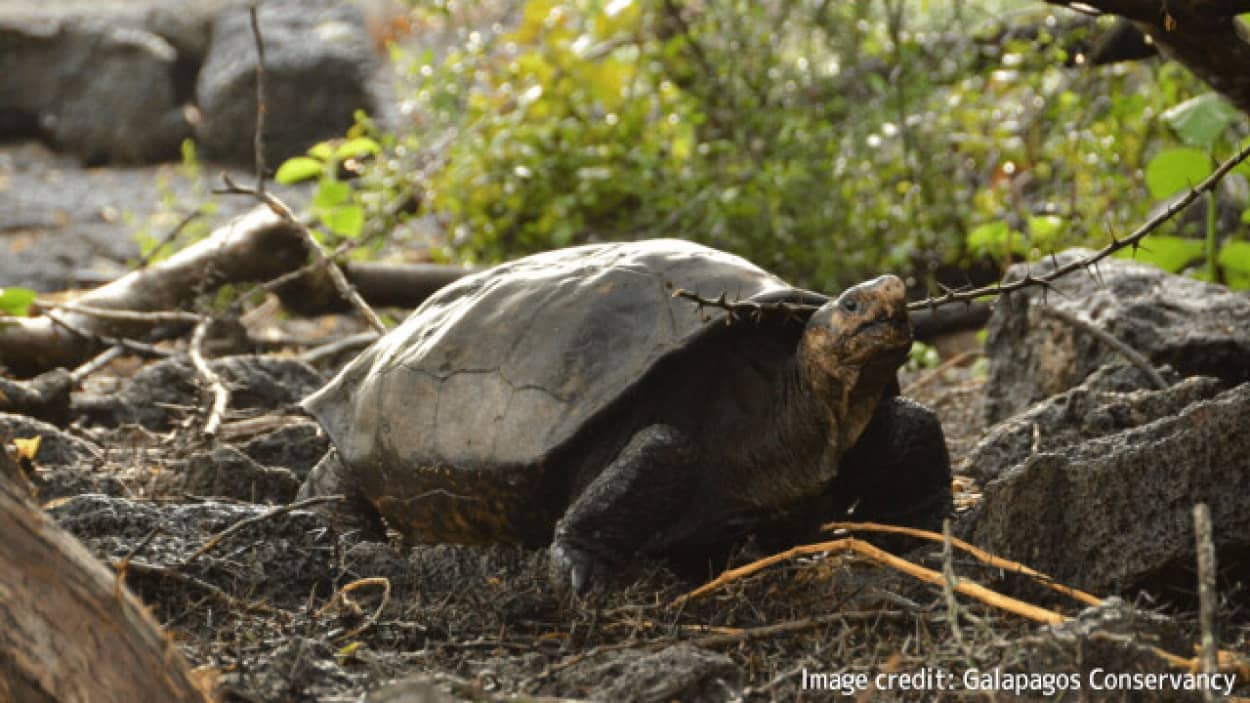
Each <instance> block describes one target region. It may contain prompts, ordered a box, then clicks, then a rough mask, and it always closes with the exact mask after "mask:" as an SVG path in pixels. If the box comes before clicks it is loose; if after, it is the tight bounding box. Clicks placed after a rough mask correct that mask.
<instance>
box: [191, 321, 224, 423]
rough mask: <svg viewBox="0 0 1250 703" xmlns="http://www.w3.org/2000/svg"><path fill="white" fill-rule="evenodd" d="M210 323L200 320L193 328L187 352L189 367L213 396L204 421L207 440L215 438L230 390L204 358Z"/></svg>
mask: <svg viewBox="0 0 1250 703" xmlns="http://www.w3.org/2000/svg"><path fill="white" fill-rule="evenodd" d="M212 323H213V321H212V318H210V317H207V316H206V317H204V318H202V319H201V320H200V323H199V324H198V325H196V326H195V332H193V333H192V334H191V347H190V349H189V350H188V352H187V353H188V355H189V356H190V357H191V365H192V366H194V367H195V372H196V373H197V374H199V376H200V378H201V379H203V381H204V383H205V385H207V386H208V389H209V391H210V392H211V393H212V394H213V402H212V404H211V405H210V406H209V411H208V419H207V420H205V421H204V434H205V435H206V436H208V437H209V439H215V438H216V437H217V429H218V428H219V427H220V426H221V421H222V418H224V417H225V415H226V408H227V407H229V405H230V389H229V388H227V387H226V384H225V383H224V382H222V380H221V376H219V375H217V372H216V371H213V368H212V367H211V366H209V364H208V361H207V360H206V359H205V358H204V340H205V339H206V338H207V337H208V328H209V326H210V325H211V324H212Z"/></svg>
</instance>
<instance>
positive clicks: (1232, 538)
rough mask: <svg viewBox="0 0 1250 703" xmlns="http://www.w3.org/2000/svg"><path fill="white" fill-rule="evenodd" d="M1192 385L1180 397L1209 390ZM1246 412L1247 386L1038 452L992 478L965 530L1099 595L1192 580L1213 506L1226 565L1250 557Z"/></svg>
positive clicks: (1249, 393) (990, 545)
mask: <svg viewBox="0 0 1250 703" xmlns="http://www.w3.org/2000/svg"><path fill="white" fill-rule="evenodd" d="M1189 383H1190V384H1192V385H1190V386H1188V387H1186V386H1185V384H1182V385H1181V386H1180V387H1178V389H1176V393H1178V394H1183V393H1186V392H1194V393H1198V394H1199V395H1201V394H1202V392H1205V391H1206V390H1209V388H1206V389H1204V388H1203V386H1204V385H1205V382H1204V381H1201V380H1199V379H1194V380H1192V381H1190V382H1189ZM1164 398H1165V396H1160V402H1161V405H1166V403H1164V402H1163V399H1164ZM1247 417H1250V383H1245V384H1242V385H1240V386H1237V387H1236V388H1233V389H1231V390H1227V391H1224V392H1222V393H1220V394H1218V395H1216V396H1214V397H1212V398H1208V399H1206V400H1200V401H1198V402H1195V403H1193V404H1191V405H1189V406H1188V407H1186V408H1185V409H1184V410H1182V411H1181V412H1180V413H1179V414H1177V415H1173V416H1165V417H1161V418H1160V419H1157V420H1154V421H1153V422H1148V423H1146V424H1144V425H1141V426H1138V427H1132V428H1130V429H1125V430H1122V431H1119V432H1116V433H1114V434H1109V435H1106V436H1102V437H1098V438H1095V439H1091V440H1087V441H1084V442H1080V443H1078V444H1073V445H1070V446H1067V447H1063V448H1060V449H1058V450H1057V451H1050V452H1039V453H1036V454H1031V455H1029V456H1028V457H1027V458H1025V459H1024V460H1023V461H1022V463H1020V464H1017V465H1016V466H1013V467H1012V468H1010V469H1008V470H1006V471H1004V472H1002V474H1001V475H999V476H998V477H997V478H995V479H994V480H992V481H990V482H988V483H987V484H986V485H985V487H984V496H983V498H982V501H981V503H980V504H979V505H978V506H977V507H976V508H974V510H973V511H972V513H971V514H970V515H969V516H967V517H965V518H964V519H963V520H961V525H960V532H961V533H962V534H964V535H966V536H967V537H968V538H969V539H970V540H971V541H973V542H975V543H976V544H978V545H979V546H981V547H984V548H986V549H988V550H989V551H991V552H994V553H996V554H999V555H1001V556H1004V557H1007V558H1010V559H1016V560H1019V561H1022V562H1024V563H1027V564H1029V565H1030V566H1032V567H1034V568H1036V569H1038V570H1040V571H1043V572H1045V573H1048V574H1050V575H1051V576H1053V577H1055V578H1056V579H1058V580H1059V581H1061V582H1065V583H1069V584H1071V585H1074V586H1077V587H1080V588H1084V589H1087V590H1091V591H1095V592H1107V591H1111V590H1125V589H1130V588H1137V587H1150V586H1152V585H1156V586H1159V585H1163V586H1166V585H1168V584H1169V582H1170V581H1171V580H1172V579H1178V578H1181V579H1182V580H1181V581H1180V582H1181V583H1185V582H1186V580H1187V581H1188V582H1190V583H1192V576H1188V577H1185V576H1184V575H1183V574H1184V572H1185V571H1186V570H1192V565H1193V563H1194V538H1193V526H1192V525H1193V523H1192V516H1191V510H1192V508H1193V506H1194V504H1196V503H1199V502H1205V503H1207V504H1208V505H1209V506H1210V508H1211V514H1212V519H1213V522H1214V525H1215V542H1216V548H1217V550H1218V551H1219V553H1220V560H1221V561H1220V563H1221V566H1222V567H1223V566H1225V565H1227V566H1229V567H1230V568H1231V567H1236V566H1237V564H1238V562H1239V561H1241V560H1244V557H1245V555H1246V554H1250V494H1247V493H1246V492H1245V490H1243V489H1244V487H1245V486H1247V485H1250V433H1247V432H1246V418H1247ZM1239 558H1240V559H1239ZM1244 566H1245V564H1244V563H1243V564H1240V567H1241V568H1244ZM1178 575H1179V576H1178Z"/></svg>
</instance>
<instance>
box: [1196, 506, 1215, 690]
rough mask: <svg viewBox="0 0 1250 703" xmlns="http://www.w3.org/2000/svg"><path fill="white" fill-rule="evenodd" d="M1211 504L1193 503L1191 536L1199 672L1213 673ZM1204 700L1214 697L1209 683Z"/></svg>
mask: <svg viewBox="0 0 1250 703" xmlns="http://www.w3.org/2000/svg"><path fill="white" fill-rule="evenodd" d="M1211 532H1212V528H1211V508H1209V507H1208V506H1207V504H1206V503H1198V504H1197V505H1195V506H1194V539H1195V541H1196V542H1197V547H1198V623H1199V625H1200V626H1201V628H1202V640H1201V643H1200V646H1199V649H1198V661H1199V663H1200V664H1201V665H1202V672H1203V673H1205V674H1214V673H1216V672H1218V671H1219V670H1220V663H1219V651H1220V647H1219V636H1218V633H1217V632H1216V629H1215V615H1216V612H1215V611H1216V608H1217V605H1218V604H1217V603H1216V593H1215V571H1216V568H1215V541H1214V539H1213V538H1212V536H1211ZM1202 697H1203V700H1205V701H1214V700H1215V692H1214V691H1213V690H1211V689H1210V688H1209V687H1208V688H1204V689H1203V692H1202Z"/></svg>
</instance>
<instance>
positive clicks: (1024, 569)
mask: <svg viewBox="0 0 1250 703" xmlns="http://www.w3.org/2000/svg"><path fill="white" fill-rule="evenodd" d="M821 529H822V530H826V531H833V530H846V531H848V532H857V531H858V532H884V533H888V534H896V535H907V536H909V537H917V538H920V539H926V540H929V541H930V542H936V543H938V544H941V545H943V546H945V545H946V544H950V545H951V546H952V547H955V548H956V549H959V550H961V551H963V552H965V553H967V554H969V555H971V556H972V557H974V558H975V559H976V560H977V561H980V562H981V563H983V564H986V565H988V566H992V567H994V568H995V569H1002V570H1003V571H1010V572H1011V573H1015V574H1021V575H1023V576H1027V577H1029V578H1031V579H1033V580H1034V581H1035V582H1037V583H1038V584H1040V585H1042V586H1045V587H1047V588H1049V589H1051V590H1053V591H1056V592H1058V593H1062V594H1063V595H1065V596H1068V597H1069V598H1072V599H1074V600H1077V601H1080V602H1081V603H1084V604H1086V605H1099V604H1101V603H1102V599H1101V598H1099V597H1098V596H1095V595H1093V594H1090V593H1086V592H1085V591H1082V590H1080V589H1078V588H1072V587H1071V586H1065V585H1063V584H1061V583H1058V582H1056V581H1055V580H1054V579H1052V578H1051V577H1049V576H1047V575H1046V574H1043V573H1041V572H1039V571H1036V570H1034V569H1031V568H1029V567H1028V566H1025V565H1024V564H1021V563H1020V562H1017V561H1012V560H1011V559H1004V558H1003V557H1000V556H996V555H994V554H990V553H989V552H987V551H985V550H984V549H981V548H980V547H977V546H976V545H973V544H969V543H968V542H965V541H964V540H962V539H958V538H956V537H950V536H948V535H941V534H938V533H936V532H930V531H929V530H921V529H918V528H915V527H901V526H899V525H883V524H881V523H876V522H830V523H827V524H825V525H823V526H821Z"/></svg>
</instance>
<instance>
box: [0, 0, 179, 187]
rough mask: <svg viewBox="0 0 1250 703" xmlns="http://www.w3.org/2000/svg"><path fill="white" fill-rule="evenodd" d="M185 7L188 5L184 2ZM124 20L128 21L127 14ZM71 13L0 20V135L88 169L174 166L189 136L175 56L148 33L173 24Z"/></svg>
mask: <svg viewBox="0 0 1250 703" xmlns="http://www.w3.org/2000/svg"><path fill="white" fill-rule="evenodd" d="M187 5H188V6H190V5H191V3H187ZM131 14H133V13H131ZM195 15H196V13H193V12H188V13H179V12H177V11H172V10H171V11H168V12H161V13H156V14H155V15H153V19H154V20H156V21H154V22H153V23H152V24H153V25H156V26H145V25H146V24H147V23H146V22H145V21H144V18H137V17H133V16H125V15H122V16H117V15H116V14H115V13H109V12H107V11H104V12H98V11H97V12H93V11H91V10H90V9H89V8H88V9H86V10H83V11H78V10H76V9H75V8H74V7H72V5H71V6H69V7H62V6H61V4H60V3H52V4H47V3H44V4H24V6H21V7H10V8H4V10H3V12H0V46H3V47H4V51H2V52H0V128H3V131H5V132H7V133H10V134H23V133H25V134H32V135H40V136H43V137H45V138H47V139H48V140H49V141H50V142H51V143H52V144H53V145H54V146H56V147H57V148H58V149H61V150H64V151H68V152H71V153H73V154H75V155H76V156H78V157H79V158H80V159H82V160H83V161H84V162H86V163H88V164H98V163H105V162H108V163H144V162H152V161H159V160H168V159H176V158H177V157H178V149H179V144H180V143H181V142H182V140H183V139H185V138H187V137H189V136H191V125H190V124H189V123H188V121H187V119H186V117H185V116H184V111H183V105H184V103H185V102H186V100H187V98H188V97H189V91H188V90H187V88H186V87H185V85H180V83H186V82H187V80H188V78H187V76H186V71H185V69H184V67H183V66H184V63H185V62H180V57H179V54H178V50H177V49H176V48H175V47H174V45H173V44H171V43H170V42H169V41H168V40H167V39H166V38H165V37H163V36H161V35H160V34H157V33H155V32H154V31H152V29H156V28H157V27H158V26H165V27H167V28H170V29H173V30H175V31H174V32H173V33H174V34H177V35H179V36H186V35H188V34H193V33H194V32H193V31H187V30H186V29H185V27H184V26H183V25H181V23H179V22H177V21H175V19H176V18H179V17H192V16H195Z"/></svg>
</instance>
